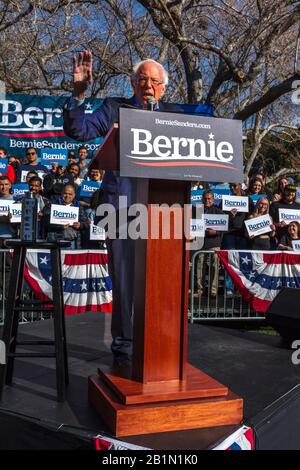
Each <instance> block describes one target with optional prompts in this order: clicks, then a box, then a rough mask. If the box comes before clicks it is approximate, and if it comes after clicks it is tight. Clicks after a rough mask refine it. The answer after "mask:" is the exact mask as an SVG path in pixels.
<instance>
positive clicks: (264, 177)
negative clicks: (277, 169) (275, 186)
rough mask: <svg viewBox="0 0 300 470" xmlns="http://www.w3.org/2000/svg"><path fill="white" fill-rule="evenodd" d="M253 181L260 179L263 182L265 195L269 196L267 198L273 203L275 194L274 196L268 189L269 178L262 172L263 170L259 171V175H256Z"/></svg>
mask: <svg viewBox="0 0 300 470" xmlns="http://www.w3.org/2000/svg"><path fill="white" fill-rule="evenodd" d="M253 179H260V180H261V181H262V184H263V188H264V194H265V195H266V196H267V198H268V199H269V201H272V198H273V194H272V191H270V190H269V189H268V188H267V177H266V175H265V173H264V172H263V171H262V170H259V171H258V172H257V173H255V175H254V176H253Z"/></svg>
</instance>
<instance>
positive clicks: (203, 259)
mask: <svg viewBox="0 0 300 470" xmlns="http://www.w3.org/2000/svg"><path fill="white" fill-rule="evenodd" d="M202 201H203V205H204V214H223V211H222V210H221V209H220V208H219V207H217V206H216V205H215V204H214V193H213V192H212V191H210V190H207V191H204V193H203V197H202ZM221 243H222V232H220V231H219V230H214V229H212V228H207V229H206V230H205V238H204V245H203V247H202V250H203V251H207V250H213V251H215V250H218V249H220V247H221ZM208 260H210V271H209V280H210V285H209V286H208V295H209V296H210V297H213V298H214V297H216V295H217V293H218V271H219V260H218V257H217V255H216V254H213V255H208V254H205V255H199V256H198V258H197V265H196V283H197V289H196V292H195V294H194V296H195V298H199V297H201V295H202V294H203V291H204V286H205V278H206V266H207V261H208Z"/></svg>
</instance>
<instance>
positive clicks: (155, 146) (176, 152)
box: [130, 128, 234, 163]
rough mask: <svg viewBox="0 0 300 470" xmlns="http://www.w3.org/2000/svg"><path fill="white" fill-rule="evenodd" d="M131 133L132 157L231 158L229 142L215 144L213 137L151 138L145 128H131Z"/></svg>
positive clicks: (231, 150) (231, 151)
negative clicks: (206, 138)
mask: <svg viewBox="0 0 300 470" xmlns="http://www.w3.org/2000/svg"><path fill="white" fill-rule="evenodd" d="M131 132H132V134H133V148H132V150H131V155H130V156H131V157H132V158H141V156H145V157H147V155H152V156H153V154H154V155H156V157H159V158H161V159H162V158H167V159H174V160H176V159H180V158H188V159H199V158H200V159H203V160H216V161H222V162H225V163H229V162H230V161H231V160H232V159H233V153H234V152H233V147H232V145H231V143H230V142H226V141H222V142H219V143H218V144H217V145H216V142H215V140H214V139H210V140H208V141H207V142H206V141H205V140H202V139H187V138H185V137H167V136H165V135H158V136H157V137H155V138H154V139H152V133H151V132H150V131H149V130H146V129H135V128H131Z"/></svg>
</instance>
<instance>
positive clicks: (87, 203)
mask: <svg viewBox="0 0 300 470" xmlns="http://www.w3.org/2000/svg"><path fill="white" fill-rule="evenodd" d="M103 175H104V170H99V169H98V168H93V169H91V170H89V171H88V173H87V179H88V180H89V181H96V182H99V183H100V182H102V179H103ZM80 189H81V186H79V187H78V189H77V199H79V201H80V205H81V206H83V207H85V208H89V207H91V197H87V196H80Z"/></svg>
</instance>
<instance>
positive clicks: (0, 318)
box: [0, 248, 49, 326]
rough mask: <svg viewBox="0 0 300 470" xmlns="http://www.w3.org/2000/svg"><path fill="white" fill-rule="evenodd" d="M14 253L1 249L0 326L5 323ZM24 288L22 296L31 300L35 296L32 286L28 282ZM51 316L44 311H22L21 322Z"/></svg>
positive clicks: (29, 321)
mask: <svg viewBox="0 0 300 470" xmlns="http://www.w3.org/2000/svg"><path fill="white" fill-rule="evenodd" d="M11 260H12V253H11V252H10V250H7V249H3V248H2V249H0V326H1V325H3V323H4V318H5V303H6V296H7V292H8V283H9V275H10V267H11ZM24 283H25V285H24V288H23V293H22V297H23V300H31V299H33V298H34V294H33V292H32V290H31V289H30V287H29V286H28V285H27V284H26V281H24ZM46 318H49V315H47V314H46V316H45V313H44V312H42V311H41V312H36V311H32V312H20V317H19V322H20V323H31V322H34V321H37V320H45V319H46Z"/></svg>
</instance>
